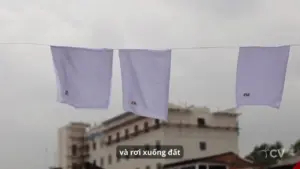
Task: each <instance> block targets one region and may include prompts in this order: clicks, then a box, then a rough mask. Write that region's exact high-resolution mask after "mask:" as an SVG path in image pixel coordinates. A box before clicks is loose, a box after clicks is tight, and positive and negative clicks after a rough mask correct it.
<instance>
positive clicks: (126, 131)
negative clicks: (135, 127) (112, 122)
mask: <svg viewBox="0 0 300 169" xmlns="http://www.w3.org/2000/svg"><path fill="white" fill-rule="evenodd" d="M128 138H129V130H128V129H125V139H128Z"/></svg>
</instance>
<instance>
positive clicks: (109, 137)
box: [107, 136, 111, 144]
mask: <svg viewBox="0 0 300 169" xmlns="http://www.w3.org/2000/svg"><path fill="white" fill-rule="evenodd" d="M110 143H111V136H108V140H107V144H110Z"/></svg>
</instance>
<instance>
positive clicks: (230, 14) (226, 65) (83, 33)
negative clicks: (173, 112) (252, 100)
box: [0, 0, 300, 169]
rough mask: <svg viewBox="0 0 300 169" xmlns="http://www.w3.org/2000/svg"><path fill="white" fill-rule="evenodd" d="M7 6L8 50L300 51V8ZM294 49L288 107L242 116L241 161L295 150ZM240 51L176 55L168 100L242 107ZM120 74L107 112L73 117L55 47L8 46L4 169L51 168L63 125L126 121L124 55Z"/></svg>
mask: <svg viewBox="0 0 300 169" xmlns="http://www.w3.org/2000/svg"><path fill="white" fill-rule="evenodd" d="M0 3H1V6H0V30H1V31H0V42H1V43H2V42H3V43H7V42H9V43H20V42H29V43H43V44H54V45H67V46H81V47H91V48H92V47H98V48H102V47H112V48H178V47H180V48H181V47H193V46H228V45H229V46H230V45H233V46H239V45H240V46H241V45H243V46H245V45H268V46H272V45H284V44H297V43H298V44H300V20H299V16H300V10H299V6H300V1H299V0H243V1H241V0H230V3H229V1H228V0H84V1H82V0H63V1H61V0H51V1H50V0H13V1H5V0H0ZM291 50H292V51H291V55H290V60H289V65H288V72H287V79H286V84H285V91H284V97H283V102H282V105H281V109H280V110H276V109H272V108H267V107H254V106H252V107H244V108H242V109H240V110H239V111H240V112H241V113H242V116H241V117H240V125H241V128H242V130H241V136H240V150H241V154H245V153H247V152H249V151H250V150H251V149H252V148H253V146H254V145H255V144H259V143H262V142H273V141H276V140H280V141H282V142H283V143H284V144H285V145H289V144H290V143H292V142H294V141H295V140H296V139H297V138H300V133H299V118H300V107H299V100H300V96H299V94H300V78H299V77H300V47H292V49H291ZM237 52H238V48H218V49H199V50H174V51H173V57H172V72H171V76H172V77H171V88H170V100H171V101H172V102H174V103H180V104H182V103H185V102H187V103H189V104H194V105H197V106H208V107H210V108H212V109H214V110H217V109H223V108H230V107H234V106H235V99H234V98H235V97H234V94H235V73H236V63H237ZM113 74H114V75H113V76H114V77H113V87H112V97H111V102H112V103H111V106H110V109H109V110H99V111H89V110H74V109H73V108H71V107H68V106H66V105H62V104H59V103H57V102H56V82H55V74H54V70H53V64H52V60H51V55H50V50H49V47H47V46H34V45H5V44H1V45H0V79H2V80H1V83H0V84H1V88H0V100H1V103H2V104H1V106H0V112H1V117H0V124H1V127H0V133H1V140H0V143H1V144H0V150H1V154H0V161H1V168H3V169H4V168H5V169H16V168H25V169H42V168H45V167H46V165H52V164H54V163H55V160H54V153H55V151H56V139H57V137H56V136H57V135H56V133H57V128H58V127H60V126H62V125H65V124H66V123H68V122H69V121H89V122H100V121H102V120H105V119H107V118H109V117H112V116H115V115H117V114H120V113H122V105H121V96H122V95H121V93H122V91H121V78H120V68H119V59H118V57H114V71H113ZM297 123H298V125H297ZM297 128H298V130H297ZM46 148H48V153H45V149H46ZM46 159H47V160H46ZM11 163H13V164H11Z"/></svg>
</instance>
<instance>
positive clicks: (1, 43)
mask: <svg viewBox="0 0 300 169" xmlns="http://www.w3.org/2000/svg"><path fill="white" fill-rule="evenodd" d="M0 45H34V46H61V45H51V44H43V43H30V42H23V43H21V42H0ZM251 46H259V45H249V46H238V45H232V46H194V47H179V48H163V49H171V50H193V49H213V48H219V49H222V48H223V49H224V48H239V47H251ZM268 46H271V45H268ZM275 46H291V47H292V46H300V44H289V45H275ZM69 47H77V46H69ZM82 48H83V47H82ZM107 49H113V50H120V49H130V48H107ZM135 49H136V48H135ZM155 49H157V48H155ZM159 49H162V48H159Z"/></svg>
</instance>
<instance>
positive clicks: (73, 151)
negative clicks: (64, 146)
mask: <svg viewBox="0 0 300 169" xmlns="http://www.w3.org/2000/svg"><path fill="white" fill-rule="evenodd" d="M76 154H77V146H76V145H72V155H73V156H76Z"/></svg>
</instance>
